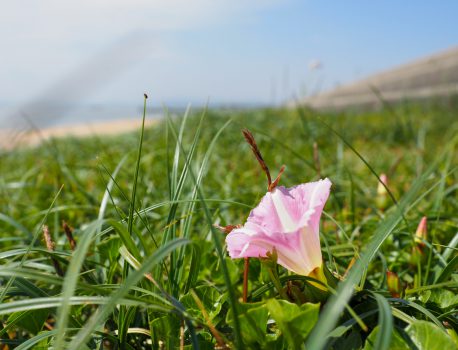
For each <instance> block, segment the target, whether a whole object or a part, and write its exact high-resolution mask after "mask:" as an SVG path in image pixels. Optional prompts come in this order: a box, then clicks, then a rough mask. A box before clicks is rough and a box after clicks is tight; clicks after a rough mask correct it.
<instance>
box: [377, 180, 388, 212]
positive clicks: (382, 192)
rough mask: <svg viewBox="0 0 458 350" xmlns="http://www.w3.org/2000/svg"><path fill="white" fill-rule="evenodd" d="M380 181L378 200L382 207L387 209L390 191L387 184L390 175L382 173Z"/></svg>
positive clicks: (379, 205)
mask: <svg viewBox="0 0 458 350" xmlns="http://www.w3.org/2000/svg"><path fill="white" fill-rule="evenodd" d="M380 181H381V182H380ZM380 181H379V182H378V185H377V197H376V202H377V206H378V207H379V208H380V209H385V208H386V206H387V205H388V191H387V190H386V188H385V186H388V177H387V176H386V174H380ZM383 184H385V186H383Z"/></svg>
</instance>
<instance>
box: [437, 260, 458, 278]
mask: <svg viewBox="0 0 458 350" xmlns="http://www.w3.org/2000/svg"><path fill="white" fill-rule="evenodd" d="M457 267H458V256H455V257H454V258H453V259H452V260H451V261H450V262H449V263H448V264H447V266H446V267H445V268H444V269H443V270H442V273H441V274H440V275H439V277H438V278H437V280H436V282H435V283H441V282H445V281H447V280H448V279H449V278H450V276H451V275H452V273H453V272H455V271H456V269H457Z"/></svg>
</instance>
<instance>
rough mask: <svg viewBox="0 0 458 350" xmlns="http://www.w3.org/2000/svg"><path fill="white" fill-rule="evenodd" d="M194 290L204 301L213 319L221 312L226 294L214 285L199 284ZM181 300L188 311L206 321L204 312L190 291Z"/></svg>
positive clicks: (206, 309)
mask: <svg viewBox="0 0 458 350" xmlns="http://www.w3.org/2000/svg"><path fill="white" fill-rule="evenodd" d="M194 292H195V293H196V294H197V296H198V297H199V299H200V301H201V302H202V304H203V306H204V308H205V311H206V312H207V314H208V316H209V317H210V320H213V319H214V318H215V317H216V316H217V315H218V314H219V313H220V311H221V308H222V305H223V303H224V300H225V299H226V297H225V296H226V294H223V293H221V292H220V291H219V290H218V289H216V288H215V287H213V286H199V287H197V288H195V289H194ZM180 301H181V303H182V304H183V306H184V307H185V308H186V311H187V312H188V313H190V314H191V315H193V316H195V317H199V318H200V319H201V320H202V321H205V318H204V317H203V316H202V312H201V311H200V309H199V307H198V306H197V304H196V302H195V300H194V298H193V297H192V295H191V294H190V293H188V294H186V295H184V296H183V297H182V298H181V299H180Z"/></svg>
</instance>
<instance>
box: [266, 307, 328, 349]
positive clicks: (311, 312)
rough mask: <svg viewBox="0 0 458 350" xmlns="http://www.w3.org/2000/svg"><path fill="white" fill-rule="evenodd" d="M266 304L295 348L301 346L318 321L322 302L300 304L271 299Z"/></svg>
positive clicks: (278, 325)
mask: <svg viewBox="0 0 458 350" xmlns="http://www.w3.org/2000/svg"><path fill="white" fill-rule="evenodd" d="M266 306H267V309H268V310H269V312H270V315H271V316H272V318H273V319H274V320H275V322H276V324H277V327H278V328H279V329H280V331H281V332H282V334H283V335H284V337H285V339H286V340H287V342H288V343H289V344H290V345H291V346H292V347H293V348H295V349H299V348H301V346H302V345H303V342H304V340H305V338H306V337H307V335H308V334H309V333H310V331H311V330H312V328H313V326H314V325H315V323H316V322H317V321H318V313H319V310H320V304H310V303H305V304H302V305H301V306H299V305H296V304H293V303H290V302H288V301H286V300H276V299H270V300H268V301H267V303H266Z"/></svg>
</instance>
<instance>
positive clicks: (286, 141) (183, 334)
mask: <svg viewBox="0 0 458 350" xmlns="http://www.w3.org/2000/svg"><path fill="white" fill-rule="evenodd" d="M139 118H141V116H139ZM243 128H248V129H249V130H251V132H252V133H253V135H254V136H255V138H256V141H257V143H258V146H259V148H260V150H261V152H262V155H263V157H264V159H265V161H266V163H267V165H268V166H269V168H270V170H271V172H272V174H273V175H274V176H276V174H277V173H278V170H279V169H280V167H281V166H282V165H286V170H285V173H284V174H283V176H282V178H281V183H280V184H281V185H284V186H287V187H291V186H294V185H297V184H300V183H304V182H310V181H313V180H317V179H319V178H325V177H328V178H329V179H330V180H331V181H332V183H333V186H332V188H331V195H330V198H329V200H328V202H327V204H326V206H325V213H324V215H323V217H322V220H321V245H322V253H323V258H324V260H325V263H326V266H327V268H328V269H329V271H331V272H332V274H333V276H334V277H335V278H334V279H331V278H330V279H328V282H329V285H328V286H327V288H326V290H327V291H326V292H324V291H322V290H321V289H317V288H316V283H315V284H314V283H313V281H311V279H310V278H307V277H306V276H297V275H294V274H293V273H291V272H288V271H287V270H285V269H284V268H282V267H281V266H274V267H272V264H270V265H269V263H268V262H261V261H260V260H259V259H256V258H251V259H250V268H249V274H248V281H249V283H248V302H247V303H243V302H242V301H241V298H242V285H243V272H244V261H243V259H239V260H232V259H230V258H229V256H228V255H227V253H226V247H225V242H224V238H225V237H224V236H225V235H224V234H223V233H222V232H220V231H218V230H216V229H215V228H214V227H213V225H214V224H219V225H229V224H243V223H244V222H245V220H246V218H247V216H248V214H249V212H250V210H251V209H252V208H254V207H255V206H256V205H257V204H258V203H259V200H260V199H261V198H262V196H263V195H264V194H265V193H266V180H265V175H264V173H263V172H262V170H261V168H260V167H259V164H258V163H257V161H256V159H255V157H254V156H253V154H252V153H251V150H250V148H249V146H248V144H247V143H246V142H245V140H244V138H243V136H242V134H241V130H242V129H243ZM457 142H458V102H457V101H456V100H453V99H451V100H450V101H447V102H445V103H444V102H441V103H439V102H438V103H434V102H431V103H428V104H421V105H419V104H403V105H400V106H397V107H392V108H386V109H384V110H382V111H379V112H360V113H341V114H329V115H321V114H317V113H316V112H312V111H310V110H306V109H298V110H283V109H266V110H254V111H253V110H252V111H244V112H229V111H219V112H218V111H212V110H209V111H193V112H192V113H188V114H187V115H186V116H185V117H180V118H168V119H166V120H164V121H163V122H161V123H160V124H159V125H158V126H155V127H153V128H148V129H145V130H144V137H143V139H141V137H140V135H139V133H132V134H126V135H122V136H116V137H114V136H109V137H108V136H107V137H100V138H81V139H77V138H69V139H57V140H52V141H51V142H47V143H45V144H43V145H41V146H40V147H37V148H33V149H21V150H15V151H12V152H9V153H4V154H2V155H1V162H0V171H1V174H2V175H1V177H0V191H1V196H0V241H1V251H0V264H1V267H0V298H1V303H0V315H1V319H2V323H1V326H0V328H1V329H0V333H1V337H0V338H1V344H4V345H3V347H2V346H0V348H2V349H13V348H16V349H48V348H50V347H53V348H54V349H63V348H68V349H75V350H78V349H150V348H154V349H158V348H159V349H179V348H200V349H213V348H219V349H224V348H233V349H242V348H247V349H301V348H305V349H313V350H315V349H336V350H337V349H410V348H414V349H415V348H418V349H428V350H431V349H453V348H457V347H458V336H457V333H456V332H457V331H458V318H457V317H458V314H457V308H456V307H457V305H458V297H457V295H456V291H457V288H458V274H457V271H456V270H457V266H458V257H457V254H456V246H457V245H458V215H457V213H458V195H457V193H458V172H457V166H458V156H457V154H458V153H457ZM140 150H141V154H140ZM382 173H384V174H386V175H387V178H388V183H387V187H388V188H389V190H390V193H391V194H392V196H390V194H389V193H387V192H386V190H385V191H384V190H383V187H382V188H380V184H379V179H378V176H380V175H381V174H382ZM424 216H425V217H427V235H426V236H422V237H421V238H420V239H418V238H417V240H416V239H415V232H416V229H417V225H418V223H419V222H420V220H421V218H422V217H424ZM64 222H65V223H66V224H63V223H64ZM44 233H45V234H44ZM45 236H48V237H47V238H46V239H45ZM447 247H448V248H447ZM272 271H273V272H274V275H276V274H277V273H278V276H277V277H278V278H273V279H272V278H271V277H272V273H269V272H272ZM387 271H390V273H389V274H388V275H389V281H387ZM274 282H275V283H274ZM278 282H279V283H280V284H281V289H280V290H279V288H278ZM311 282H312V283H311ZM337 282H338V283H337ZM387 282H388V283H387ZM275 284H277V288H275V286H274V285H275ZM279 292H281V293H279ZM280 294H281V296H280Z"/></svg>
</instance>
